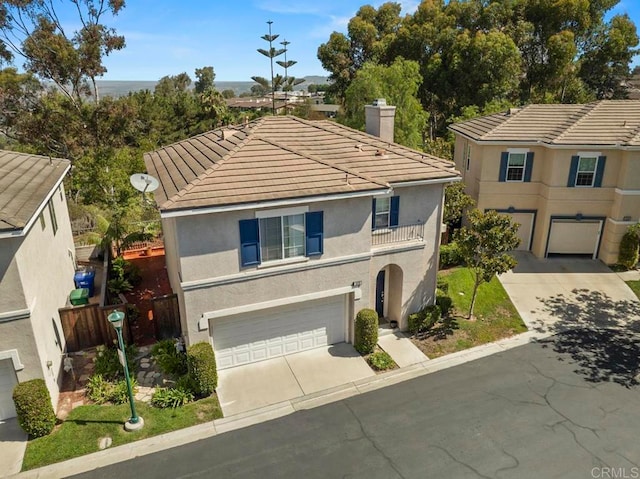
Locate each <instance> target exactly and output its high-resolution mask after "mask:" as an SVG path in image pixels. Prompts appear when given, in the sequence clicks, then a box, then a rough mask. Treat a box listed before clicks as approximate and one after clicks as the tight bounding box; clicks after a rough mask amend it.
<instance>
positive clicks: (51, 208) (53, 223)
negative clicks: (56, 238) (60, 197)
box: [47, 199, 58, 234]
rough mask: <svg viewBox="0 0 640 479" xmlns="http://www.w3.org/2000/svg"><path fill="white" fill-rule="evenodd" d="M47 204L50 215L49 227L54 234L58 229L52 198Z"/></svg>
mask: <svg viewBox="0 0 640 479" xmlns="http://www.w3.org/2000/svg"><path fill="white" fill-rule="evenodd" d="M47 206H48V208H49V216H50V217H51V228H52V229H53V234H56V232H57V231H58V219H57V218H56V209H55V207H54V206H53V199H50V200H49V203H48V204H47Z"/></svg>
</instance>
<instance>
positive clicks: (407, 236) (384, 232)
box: [371, 223, 424, 246]
mask: <svg viewBox="0 0 640 479" xmlns="http://www.w3.org/2000/svg"><path fill="white" fill-rule="evenodd" d="M409 241H419V242H422V241H424V223H415V224H412V225H399V226H394V227H392V228H382V229H376V230H373V231H372V232H371V246H382V245H390V244H395V243H405V242H409Z"/></svg>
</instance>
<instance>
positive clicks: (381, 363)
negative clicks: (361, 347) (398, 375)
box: [367, 351, 396, 371]
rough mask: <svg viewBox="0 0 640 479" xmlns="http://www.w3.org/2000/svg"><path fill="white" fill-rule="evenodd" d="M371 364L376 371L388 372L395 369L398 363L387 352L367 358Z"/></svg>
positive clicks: (380, 352) (377, 353) (378, 352)
mask: <svg viewBox="0 0 640 479" xmlns="http://www.w3.org/2000/svg"><path fill="white" fill-rule="evenodd" d="M367 360H368V361H369V364H370V365H371V367H372V368H373V369H375V370H376V371H386V370H387V369H391V368H393V367H394V366H395V365H396V363H395V361H394V360H393V359H392V358H391V356H389V354H388V353H387V352H386V351H376V352H375V353H371V354H370V355H369V357H368V358H367Z"/></svg>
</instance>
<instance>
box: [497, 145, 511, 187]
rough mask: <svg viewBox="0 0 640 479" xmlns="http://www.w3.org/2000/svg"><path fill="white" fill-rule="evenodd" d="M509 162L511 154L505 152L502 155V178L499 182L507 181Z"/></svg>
mask: <svg viewBox="0 0 640 479" xmlns="http://www.w3.org/2000/svg"><path fill="white" fill-rule="evenodd" d="M508 162H509V152H508V151H503V152H502V154H501V155H500V177H499V178H498V181H507V163H508Z"/></svg>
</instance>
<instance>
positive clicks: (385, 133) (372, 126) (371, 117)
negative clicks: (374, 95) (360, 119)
mask: <svg viewBox="0 0 640 479" xmlns="http://www.w3.org/2000/svg"><path fill="white" fill-rule="evenodd" d="M364 112H365V121H366V129H367V133H369V134H370V135H375V136H377V137H379V138H380V139H381V140H383V141H386V142H388V143H392V142H393V124H394V118H395V116H396V107H395V106H389V105H387V101H386V100H385V99H384V98H378V99H377V100H373V104H372V105H365V107H364Z"/></svg>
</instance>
